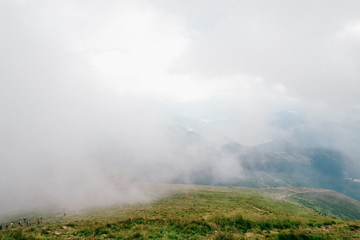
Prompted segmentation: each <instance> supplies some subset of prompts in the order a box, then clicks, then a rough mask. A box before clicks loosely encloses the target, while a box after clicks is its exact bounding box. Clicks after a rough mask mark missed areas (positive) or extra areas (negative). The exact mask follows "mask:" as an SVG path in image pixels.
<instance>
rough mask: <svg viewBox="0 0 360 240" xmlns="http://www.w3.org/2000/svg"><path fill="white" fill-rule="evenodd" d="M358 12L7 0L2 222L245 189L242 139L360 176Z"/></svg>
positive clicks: (300, 5)
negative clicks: (215, 188)
mask: <svg viewBox="0 0 360 240" xmlns="http://www.w3.org/2000/svg"><path fill="white" fill-rule="evenodd" d="M359 11H360V3H359V2H358V1H345V2H344V1H341V2H340V1H316V2H314V1H301V2H297V3H295V2H289V1H271V2H269V1H251V2H249V1H226V2H223V1H176V0H174V1H106V2H103V1H45V0H44V1H41V0H39V1H22V0H17V1H1V3H0V30H1V38H0V53H1V54H0V182H1V187H0V189H1V193H0V206H1V207H0V217H4V216H8V215H11V214H16V213H19V212H21V211H32V210H44V209H47V208H51V207H56V208H57V209H61V210H64V211H75V210H79V209H86V208H89V207H98V206H107V205H119V204H128V203H133V202H142V201H150V200H153V199H156V198H157V197H159V196H158V195H157V194H155V193H153V192H152V191H150V190H149V189H150V188H149V187H148V185H147V184H154V183H169V182H181V183H193V182H194V181H195V180H194V179H193V173H194V172H196V173H199V174H200V173H201V174H203V175H204V176H207V175H208V174H210V172H211V174H212V176H214V177H215V179H214V182H216V181H221V182H224V181H231V180H232V179H236V178H239V177H241V176H243V175H244V174H246V172H245V171H246V170H245V169H243V168H242V167H241V166H240V165H239V164H238V161H239V159H237V158H234V156H233V155H232V154H229V153H227V152H226V151H223V149H222V147H223V145H224V144H227V143H234V142H236V143H239V144H241V145H242V146H256V145H258V144H262V143H267V142H271V141H274V140H286V141H296V142H297V143H299V144H300V145H302V146H308V147H327V148H331V149H336V150H338V151H341V152H343V153H344V154H346V155H347V156H349V159H350V161H351V164H353V168H354V169H355V172H356V171H357V172H359V170H360V165H359V164H360V162H359V159H358V155H359V153H360V152H359V149H360V148H359V147H358V146H359V144H360V141H359V138H358V135H359V133H360V125H359V124H360V97H359V96H360V95H359V94H358V93H359V91H360V86H359V84H360V80H359V77H360V68H359V67H358V66H360V18H359V14H358V13H359ZM214 169H216V171H214ZM198 177H199V176H198ZM200 177H202V176H200Z"/></svg>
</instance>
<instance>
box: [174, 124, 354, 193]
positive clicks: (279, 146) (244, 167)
mask: <svg viewBox="0 0 360 240" xmlns="http://www.w3.org/2000/svg"><path fill="white" fill-rule="evenodd" d="M179 130H181V128H177V131H179ZM181 136H182V138H183V141H182V142H183V143H185V144H189V145H191V144H195V145H196V144H197V145H198V146H204V145H206V147H203V149H202V150H200V152H201V154H202V157H203V158H206V159H207V160H206V161H203V162H202V165H200V167H199V166H198V167H197V168H196V169H191V171H190V173H186V177H183V176H179V177H178V178H176V179H175V180H174V181H172V182H173V183H194V184H204V185H220V186H222V185H236V186H245V187H260V188H266V187H289V186H297V187H308V188H324V189H330V190H334V191H338V192H340V193H343V194H346V195H348V196H350V197H353V198H355V199H358V200H360V181H358V180H357V179H359V176H357V175H356V171H354V169H353V168H352V167H351V166H352V165H351V159H349V157H347V156H346V155H345V154H343V153H341V152H339V151H337V150H334V149H329V148H320V147H309V146H302V145H299V144H296V143H294V142H289V141H272V142H269V143H265V144H260V145H257V146H254V147H248V146H243V145H241V144H239V143H237V142H234V141H230V140H227V142H226V143H223V144H218V143H219V142H220V141H218V142H217V143H213V142H209V141H208V142H206V139H207V138H206V137H203V135H202V134H201V133H199V132H197V131H195V130H193V129H192V131H187V132H186V133H185V134H183V135H181ZM204 149H205V150H206V151H208V152H207V153H204V152H203V151H204ZM208 149H211V151H209V150H208ZM229 159H231V161H230V162H231V165H230V166H228V165H229ZM226 161H227V162H226ZM224 166H228V167H227V169H226V171H225V170H223V171H222V169H223V168H225V167H224ZM184 179H186V180H184Z"/></svg>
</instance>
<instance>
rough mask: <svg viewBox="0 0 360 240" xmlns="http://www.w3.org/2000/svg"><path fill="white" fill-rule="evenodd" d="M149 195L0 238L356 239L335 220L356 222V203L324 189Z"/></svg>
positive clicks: (168, 188) (172, 189)
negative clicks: (146, 200)
mask: <svg viewBox="0 0 360 240" xmlns="http://www.w3.org/2000/svg"><path fill="white" fill-rule="evenodd" d="M153 191H154V193H157V194H159V195H162V196H163V197H162V198H160V199H158V200H156V201H153V202H151V203H146V204H135V205H130V206H126V207H117V206H115V207H111V208H109V207H108V208H102V209H96V210H91V211H88V212H86V213H81V214H71V213H70V214H68V215H67V216H64V215H62V214H61V215H57V216H56V215H55V216H54V215H48V216H46V217H44V219H43V220H42V221H41V223H40V224H39V225H37V224H34V223H35V222H36V218H37V217H39V215H36V214H35V215H33V216H23V217H27V220H30V221H31V222H33V225H32V226H26V225H25V224H24V226H23V227H20V226H17V225H16V224H14V225H13V226H12V227H9V229H8V230H6V231H5V230H2V231H0V239H53V238H58V239H244V238H246V239H264V238H266V239H357V238H358V237H359V235H360V223H359V221H353V220H344V219H339V216H341V217H342V218H348V219H359V216H360V212H359V209H360V203H359V202H358V201H356V200H353V199H350V198H348V197H346V196H344V195H342V194H338V193H335V192H332V191H328V190H321V189H308V188H293V187H292V188H273V189H251V188H243V187H230V186H228V187H213V186H199V185H198V186H195V185H161V186H155V187H154V188H153ZM329 197H331V198H332V199H328V198H329ZM345 205H348V208H347V209H344V208H343V206H345ZM17 221H18V218H14V219H8V222H15V223H16V222H17ZM0 224H1V225H4V222H0Z"/></svg>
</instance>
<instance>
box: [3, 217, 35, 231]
mask: <svg viewBox="0 0 360 240" xmlns="http://www.w3.org/2000/svg"><path fill="white" fill-rule="evenodd" d="M40 222H42V217H41V218H37V219H36V223H37V225H39V224H40ZM25 224H26V226H27V227H29V226H31V220H30V219H27V218H23V219H21V218H20V219H19V221H17V225H18V226H19V227H23V226H24V225H25ZM15 226H16V224H15ZM13 227H14V223H13V222H10V224H9V223H6V224H5V225H4V226H3V225H0V231H1V230H3V228H4V230H8V229H9V228H13Z"/></svg>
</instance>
